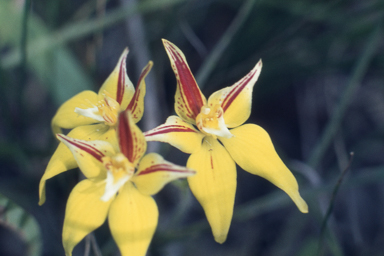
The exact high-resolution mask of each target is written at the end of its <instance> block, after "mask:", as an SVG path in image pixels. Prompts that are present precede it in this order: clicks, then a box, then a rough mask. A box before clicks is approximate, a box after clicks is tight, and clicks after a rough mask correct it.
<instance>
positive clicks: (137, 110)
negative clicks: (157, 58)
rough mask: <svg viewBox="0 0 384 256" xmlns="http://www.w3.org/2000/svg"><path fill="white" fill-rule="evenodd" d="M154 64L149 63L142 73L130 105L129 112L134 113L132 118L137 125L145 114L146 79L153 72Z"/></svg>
mask: <svg viewBox="0 0 384 256" xmlns="http://www.w3.org/2000/svg"><path fill="white" fill-rule="evenodd" d="M152 66H153V62H152V61H150V62H148V64H147V66H145V68H144V69H143V70H142V71H141V75H140V78H139V81H138V82H137V86H136V91H135V94H134V95H133V97H132V99H131V102H130V103H129V104H128V107H127V110H130V111H131V113H132V118H133V120H134V122H135V123H137V122H139V121H140V120H141V118H142V117H143V113H144V96H145V91H146V86H145V78H146V76H147V75H148V73H149V71H151V69H152Z"/></svg>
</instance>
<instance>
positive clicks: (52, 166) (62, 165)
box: [39, 124, 117, 205]
mask: <svg viewBox="0 0 384 256" xmlns="http://www.w3.org/2000/svg"><path fill="white" fill-rule="evenodd" d="M68 136H70V137H73V138H79V139H85V140H105V141H108V142H109V143H111V144H112V145H114V146H113V147H114V148H116V147H117V142H116V132H115V130H114V129H111V128H109V127H108V126H106V125H103V124H97V125H86V126H80V127H76V128H75V129H73V130H72V131H70V132H69V133H68ZM77 166H78V165H77V163H76V160H75V158H74V156H73V154H72V152H71V151H70V150H69V148H68V147H67V146H66V145H64V144H63V143H60V144H59V146H58V147H57V149H56V151H55V153H54V154H53V156H52V157H51V159H50V161H49V163H48V166H47V169H46V170H45V172H44V175H43V177H42V178H41V180H40V185H39V197H40V201H39V205H42V204H43V203H44V202H45V182H46V181H47V180H48V179H50V178H52V177H54V176H56V175H58V174H60V173H62V172H65V171H67V170H70V169H73V168H76V167H77ZM87 170H89V169H87ZM89 171H90V172H89V173H87V172H84V175H86V177H88V178H92V177H96V176H98V175H99V172H98V170H89Z"/></svg>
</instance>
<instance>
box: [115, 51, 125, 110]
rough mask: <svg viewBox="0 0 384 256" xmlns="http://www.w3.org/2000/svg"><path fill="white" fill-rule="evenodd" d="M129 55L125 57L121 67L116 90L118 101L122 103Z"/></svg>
mask: <svg viewBox="0 0 384 256" xmlns="http://www.w3.org/2000/svg"><path fill="white" fill-rule="evenodd" d="M126 58H127V55H125V56H124V57H123V59H122V60H121V64H120V69H119V78H118V81H117V91H116V101H117V103H119V104H120V105H121V102H122V101H123V96H124V91H125V65H126V62H125V61H126Z"/></svg>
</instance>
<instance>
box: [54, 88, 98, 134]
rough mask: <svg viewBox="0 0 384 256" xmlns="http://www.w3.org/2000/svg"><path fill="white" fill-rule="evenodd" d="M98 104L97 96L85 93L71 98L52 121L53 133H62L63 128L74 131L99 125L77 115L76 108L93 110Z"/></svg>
mask: <svg viewBox="0 0 384 256" xmlns="http://www.w3.org/2000/svg"><path fill="white" fill-rule="evenodd" d="M96 104H97V94H96V93H95V92H92V91H83V92H81V93H79V94H77V95H75V96H74V97H72V98H70V99H69V100H67V101H66V102H64V104H63V105H61V107H60V108H59V109H58V110H57V112H56V114H55V116H54V117H53V119H52V123H51V125H52V130H53V133H55V134H56V133H61V128H64V129H72V128H74V127H77V126H80V125H87V124H93V123H98V121H97V120H95V119H93V118H89V117H85V116H82V115H79V114H78V113H75V108H77V107H80V108H92V107H94V105H96Z"/></svg>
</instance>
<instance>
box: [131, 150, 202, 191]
mask: <svg viewBox="0 0 384 256" xmlns="http://www.w3.org/2000/svg"><path fill="white" fill-rule="evenodd" d="M195 173H196V172H195V171H194V170H192V169H188V168H186V167H184V166H179V165H175V164H173V163H170V162H168V161H166V160H164V159H163V158H162V157H161V156H160V155H158V154H156V153H150V154H147V155H145V156H144V157H143V159H142V160H141V161H140V164H139V168H138V171H137V173H136V174H135V175H134V176H133V177H132V182H133V183H135V185H136V187H137V189H138V190H139V191H140V192H141V193H142V194H144V195H153V194H156V193H157V192H159V191H160V189H162V188H163V187H164V186H165V185H166V184H167V183H169V182H171V181H173V180H175V179H180V178H186V177H189V176H192V175H194V174H195Z"/></svg>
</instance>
